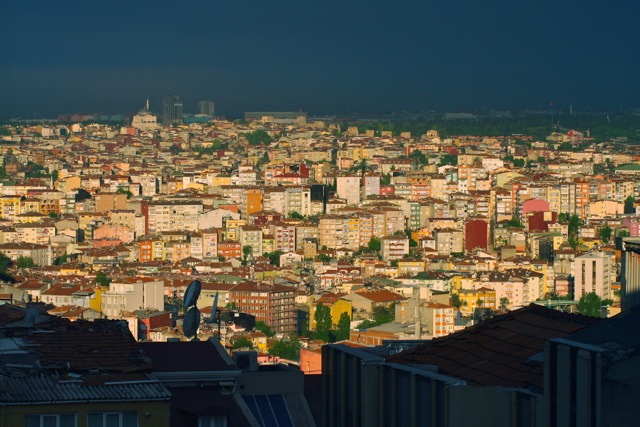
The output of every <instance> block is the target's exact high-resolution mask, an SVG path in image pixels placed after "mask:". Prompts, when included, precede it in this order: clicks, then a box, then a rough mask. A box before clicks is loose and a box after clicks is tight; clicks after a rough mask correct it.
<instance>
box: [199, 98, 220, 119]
mask: <svg viewBox="0 0 640 427" xmlns="http://www.w3.org/2000/svg"><path fill="white" fill-rule="evenodd" d="M215 111H216V110H215V105H214V103H213V101H207V100H205V101H198V114H204V115H207V116H213V115H214V114H215Z"/></svg>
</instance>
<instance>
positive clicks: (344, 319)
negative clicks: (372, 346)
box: [336, 311, 351, 341]
mask: <svg viewBox="0 0 640 427" xmlns="http://www.w3.org/2000/svg"><path fill="white" fill-rule="evenodd" d="M350 331H351V318H350V317H349V313H347V312H346V311H344V312H343V313H342V314H341V315H340V320H338V330H337V331H336V339H337V340H338V341H343V340H348V339H349V334H350Z"/></svg>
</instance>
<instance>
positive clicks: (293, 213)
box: [289, 211, 304, 219]
mask: <svg viewBox="0 0 640 427" xmlns="http://www.w3.org/2000/svg"><path fill="white" fill-rule="evenodd" d="M289 218H293V219H304V215H302V214H301V213H299V212H296V211H291V212H289Z"/></svg>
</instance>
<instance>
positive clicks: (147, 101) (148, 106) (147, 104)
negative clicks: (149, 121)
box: [146, 96, 149, 110]
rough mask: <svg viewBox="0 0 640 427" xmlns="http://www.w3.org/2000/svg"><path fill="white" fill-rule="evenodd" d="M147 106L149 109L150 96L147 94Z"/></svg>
mask: <svg viewBox="0 0 640 427" xmlns="http://www.w3.org/2000/svg"><path fill="white" fill-rule="evenodd" d="M146 108H147V110H148V109H149V97H148V96H147V104H146Z"/></svg>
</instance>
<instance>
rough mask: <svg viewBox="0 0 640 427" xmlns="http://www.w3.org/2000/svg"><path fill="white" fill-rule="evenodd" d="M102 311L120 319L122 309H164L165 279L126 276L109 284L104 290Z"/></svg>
mask: <svg viewBox="0 0 640 427" xmlns="http://www.w3.org/2000/svg"><path fill="white" fill-rule="evenodd" d="M101 307H102V310H101V311H102V313H103V314H104V315H105V316H107V317H108V318H110V319H118V318H120V316H121V313H122V311H134V310H140V309H147V308H148V309H153V310H158V311H162V310H164V281H162V280H155V279H152V278H149V277H125V278H122V279H117V280H114V281H113V282H111V283H110V284H109V290H108V291H104V292H102V306H101Z"/></svg>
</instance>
